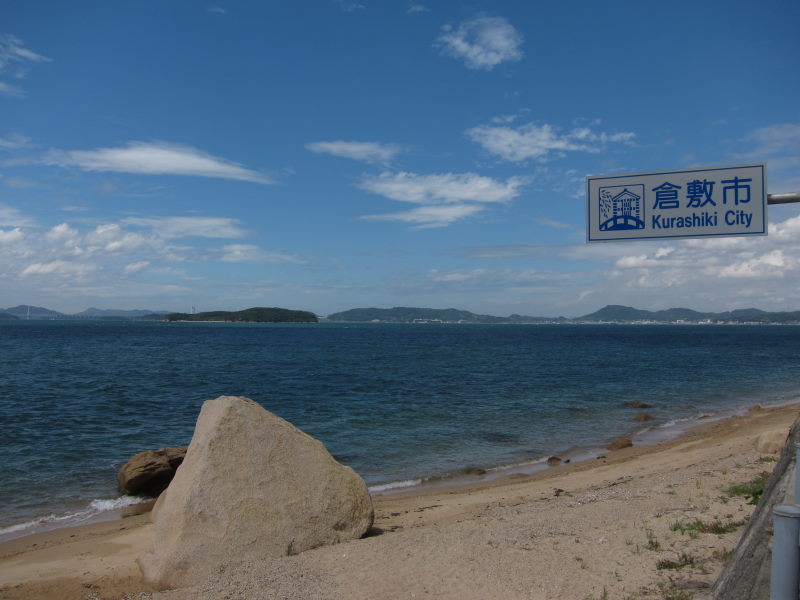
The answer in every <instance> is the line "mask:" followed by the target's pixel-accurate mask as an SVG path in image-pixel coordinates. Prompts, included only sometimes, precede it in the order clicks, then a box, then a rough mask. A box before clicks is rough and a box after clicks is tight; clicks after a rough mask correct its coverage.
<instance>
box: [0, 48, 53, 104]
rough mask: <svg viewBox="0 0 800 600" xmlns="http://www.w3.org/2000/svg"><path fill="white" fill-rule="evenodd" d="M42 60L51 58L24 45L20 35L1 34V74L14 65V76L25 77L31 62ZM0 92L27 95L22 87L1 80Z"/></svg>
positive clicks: (12, 95) (17, 95) (13, 95)
mask: <svg viewBox="0 0 800 600" xmlns="http://www.w3.org/2000/svg"><path fill="white" fill-rule="evenodd" d="M41 62H50V59H49V58H47V57H46V56H42V55H41V54H37V53H36V52H33V51H32V50H29V49H28V48H26V47H25V46H23V44H22V40H20V39H19V38H18V37H16V36H14V35H11V34H8V33H4V34H0V74H4V73H6V71H8V70H9V69H10V68H11V67H14V69H15V70H14V73H13V76H14V78H15V79H23V78H24V77H25V75H26V74H27V69H28V67H29V66H30V65H31V64H33V63H41ZM0 94H2V95H4V96H11V97H16V98H24V97H25V91H24V90H23V89H22V88H20V87H18V86H15V85H11V84H9V83H5V82H3V81H0Z"/></svg>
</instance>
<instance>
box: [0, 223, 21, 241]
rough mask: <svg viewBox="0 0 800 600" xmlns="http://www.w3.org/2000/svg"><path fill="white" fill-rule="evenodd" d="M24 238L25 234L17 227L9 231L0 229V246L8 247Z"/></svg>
mask: <svg viewBox="0 0 800 600" xmlns="http://www.w3.org/2000/svg"><path fill="white" fill-rule="evenodd" d="M24 237H25V233H24V232H23V231H22V229H20V228H19V227H15V228H14V229H11V230H10V231H4V230H2V229H0V246H10V245H11V244H15V243H17V242H19V241H20V240H22V238H24Z"/></svg>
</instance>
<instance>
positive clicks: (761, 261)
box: [719, 250, 787, 278]
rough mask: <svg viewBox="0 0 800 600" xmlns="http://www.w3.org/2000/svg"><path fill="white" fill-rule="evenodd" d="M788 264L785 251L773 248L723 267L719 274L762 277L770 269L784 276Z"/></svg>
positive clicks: (724, 275)
mask: <svg viewBox="0 0 800 600" xmlns="http://www.w3.org/2000/svg"><path fill="white" fill-rule="evenodd" d="M785 266H787V265H786V260H785V259H784V256H783V252H782V251H781V250H772V251H771V252H767V253H766V254H762V255H761V256H756V257H754V258H751V259H749V260H744V261H741V262H738V263H734V264H731V265H728V266H726V267H723V268H722V269H721V270H720V272H719V275H720V277H735V278H743V277H762V276H764V275H765V274H766V273H768V272H770V271H774V273H775V274H777V275H778V276H779V277H782V276H783V270H782V269H783V267H785Z"/></svg>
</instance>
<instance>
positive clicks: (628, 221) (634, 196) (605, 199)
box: [599, 185, 644, 231]
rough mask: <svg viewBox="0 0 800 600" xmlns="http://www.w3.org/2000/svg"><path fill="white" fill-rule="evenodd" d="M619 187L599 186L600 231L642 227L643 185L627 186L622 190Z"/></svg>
mask: <svg viewBox="0 0 800 600" xmlns="http://www.w3.org/2000/svg"><path fill="white" fill-rule="evenodd" d="M619 188H620V186H613V187H601V188H600V190H599V192H600V231H621V230H626V229H644V214H643V212H642V200H643V198H644V186H643V185H632V186H627V187H623V188H622V191H620V189H619ZM631 190H635V192H638V193H635V192H634V191H631Z"/></svg>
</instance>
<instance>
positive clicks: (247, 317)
mask: <svg viewBox="0 0 800 600" xmlns="http://www.w3.org/2000/svg"><path fill="white" fill-rule="evenodd" d="M164 320H166V321H222V322H226V323H316V322H318V319H317V316H316V315H315V314H314V313H311V312H308V311H305V310H289V309H287V308H275V307H270V308H264V307H259V306H256V307H253V308H246V309H245V310H239V311H233V312H231V311H225V310H215V311H211V312H201V313H195V314H189V313H171V314H168V315H165V316H164Z"/></svg>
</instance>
